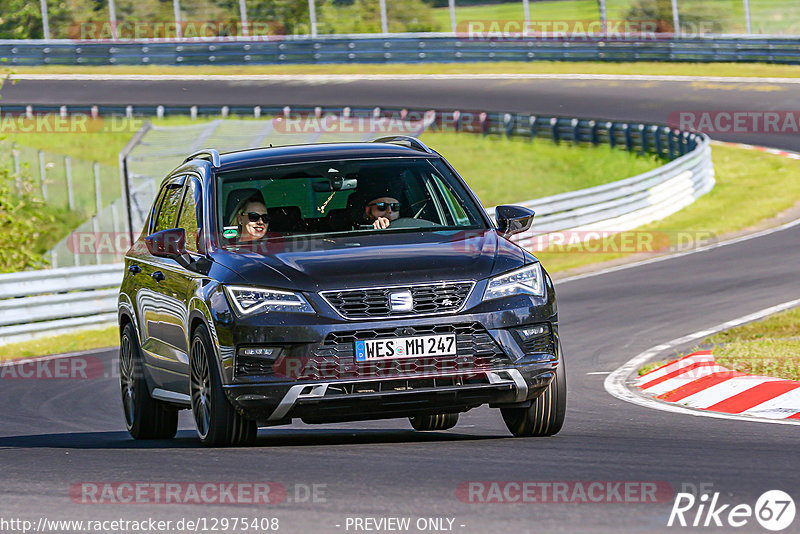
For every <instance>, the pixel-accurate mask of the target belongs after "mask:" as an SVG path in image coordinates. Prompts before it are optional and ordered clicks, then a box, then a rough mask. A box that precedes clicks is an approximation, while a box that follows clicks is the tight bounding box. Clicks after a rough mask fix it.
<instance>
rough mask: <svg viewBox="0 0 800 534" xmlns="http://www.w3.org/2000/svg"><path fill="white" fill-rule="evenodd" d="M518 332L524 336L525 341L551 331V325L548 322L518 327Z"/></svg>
mask: <svg viewBox="0 0 800 534" xmlns="http://www.w3.org/2000/svg"><path fill="white" fill-rule="evenodd" d="M517 332H519V335H520V337H522V340H523V341H527V340H528V339H530V338H532V337H538V336H543V335H545V334H549V333H550V325H547V324H537V325H534V326H526V327H524V328H518V329H517Z"/></svg>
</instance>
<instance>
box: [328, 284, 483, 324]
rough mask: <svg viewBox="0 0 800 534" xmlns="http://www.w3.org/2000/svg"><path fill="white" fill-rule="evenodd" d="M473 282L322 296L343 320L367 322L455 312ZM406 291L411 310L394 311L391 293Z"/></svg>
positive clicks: (380, 288)
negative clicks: (367, 320)
mask: <svg viewBox="0 0 800 534" xmlns="http://www.w3.org/2000/svg"><path fill="white" fill-rule="evenodd" d="M474 285H475V282H441V283H437V284H419V285H408V286H392V287H375V288H367V289H347V290H341V291H323V292H322V293H321V295H322V297H323V298H324V299H325V300H326V301H327V302H328V303H329V304H330V305H331V306H332V307H333V308H334V309H335V310H336V311H337V312H338V313H339V315H341V316H342V317H344V318H346V319H370V318H382V317H400V316H412V315H429V314H434V313H446V312H455V311H458V310H460V309H461V307H462V306H463V305H464V302H465V301H466V300H467V297H468V296H469V293H470V291H471V290H472V287H473V286H474ZM402 291H408V292H410V293H411V296H412V298H413V300H414V303H413V307H412V309H411V310H404V311H393V310H392V309H391V307H390V304H389V299H390V295H391V294H392V293H397V292H402Z"/></svg>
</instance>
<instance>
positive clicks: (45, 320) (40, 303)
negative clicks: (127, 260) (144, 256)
mask: <svg viewBox="0 0 800 534" xmlns="http://www.w3.org/2000/svg"><path fill="white" fill-rule="evenodd" d="M121 282H122V264H113V265H92V266H89V267H67V268H63V269H49V270H42V271H24V272H20V273H9V274H0V344H5V343H10V342H14V341H23V340H25V339H30V338H32V337H36V336H37V335H38V334H43V333H44V334H48V335H49V334H58V333H61V332H65V331H70V330H73V329H75V328H80V327H86V326H93V325H100V324H107V323H113V322H115V321H116V320H117V294H118V293H119V285H120V283H121Z"/></svg>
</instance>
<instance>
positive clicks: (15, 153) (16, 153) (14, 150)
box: [11, 143, 22, 193]
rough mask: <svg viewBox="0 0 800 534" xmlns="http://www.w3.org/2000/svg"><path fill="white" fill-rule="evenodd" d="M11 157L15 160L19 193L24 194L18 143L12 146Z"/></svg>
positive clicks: (15, 174) (15, 176)
mask: <svg viewBox="0 0 800 534" xmlns="http://www.w3.org/2000/svg"><path fill="white" fill-rule="evenodd" d="M11 157H12V158H14V180H15V182H16V185H17V193H22V176H21V175H20V173H19V149H18V148H17V143H12V144H11Z"/></svg>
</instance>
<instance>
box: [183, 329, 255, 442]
mask: <svg viewBox="0 0 800 534" xmlns="http://www.w3.org/2000/svg"><path fill="white" fill-rule="evenodd" d="M189 365H190V368H191V369H190V380H189V393H190V394H191V398H192V417H193V419H194V424H195V427H196V428H197V435H198V436H200V441H201V442H203V444H204V445H207V446H209V447H229V446H234V447H236V446H246V445H252V444H253V443H255V441H256V434H257V433H258V426H257V425H256V422H255V421H251V420H250V419H247V418H245V417H244V416H242V415H241V414H239V413H237V412H236V410H235V409H234V408H233V406H232V405H231V403H230V402H228V399H227V397H226V396H225V392H224V391H223V390H222V382H221V379H220V374H219V370H218V368H217V359H216V357H214V353H213V349H212V345H211V338H210V336H209V335H208V331H207V330H206V328H205V327H204V326H201V327H198V328H197V329H196V330H195V331H194V335H193V336H192V348H191V358H190V360H189Z"/></svg>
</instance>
